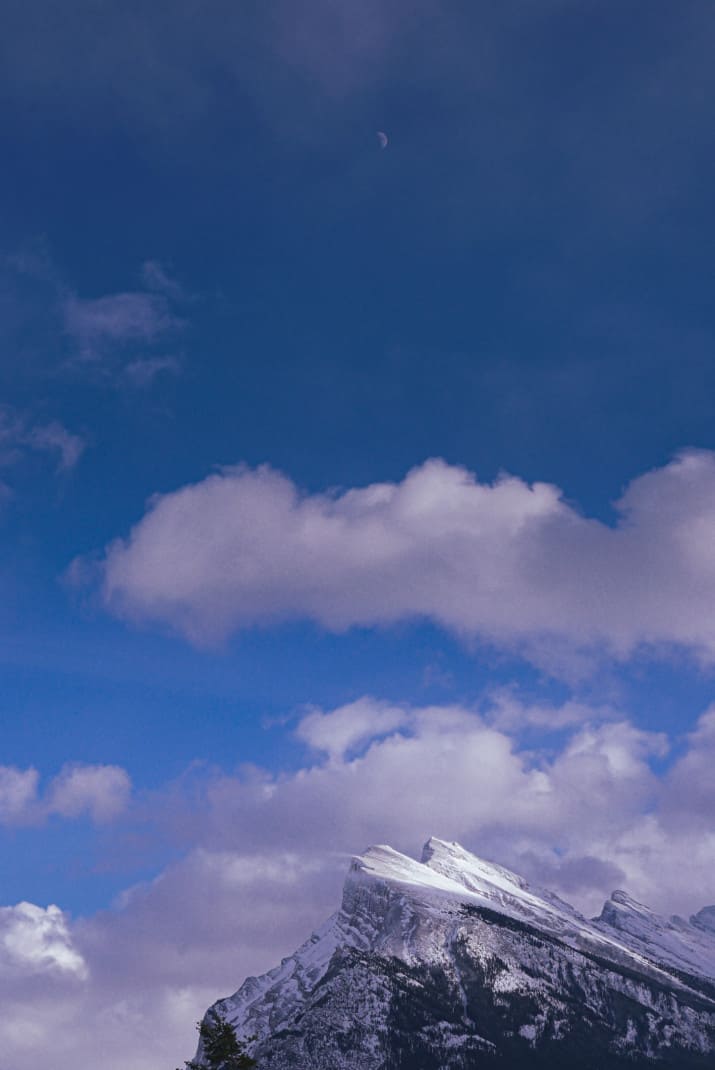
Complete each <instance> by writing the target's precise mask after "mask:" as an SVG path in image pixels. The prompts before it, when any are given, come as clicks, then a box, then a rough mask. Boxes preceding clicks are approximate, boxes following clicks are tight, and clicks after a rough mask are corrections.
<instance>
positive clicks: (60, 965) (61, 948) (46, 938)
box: [0, 903, 87, 979]
mask: <svg viewBox="0 0 715 1070" xmlns="http://www.w3.org/2000/svg"><path fill="white" fill-rule="evenodd" d="M48 971H49V972H57V971H59V972H60V973H64V974H68V975H71V976H73V977H76V978H80V979H84V978H86V977H87V966H86V963H85V961H84V959H83V958H82V956H81V955H80V953H79V952H78V951H77V950H76V948H75V947H74V946H73V943H72V938H71V935H70V930H69V926H68V922H67V918H66V917H65V915H64V914H63V913H62V911H61V910H60V909H59V907H56V906H49V907H47V908H46V909H43V908H42V907H38V906H35V905H34V904H33V903H18V904H17V906H14V907H0V974H2V976H3V978H5V977H7V975H8V973H10V974H17V973H18V972H21V973H30V974H36V973H44V972H48Z"/></svg>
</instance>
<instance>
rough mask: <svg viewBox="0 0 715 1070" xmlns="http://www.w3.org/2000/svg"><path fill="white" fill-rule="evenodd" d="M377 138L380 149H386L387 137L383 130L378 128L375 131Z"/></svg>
mask: <svg viewBox="0 0 715 1070" xmlns="http://www.w3.org/2000/svg"><path fill="white" fill-rule="evenodd" d="M377 140H378V142H379V145H380V148H381V149H386V148H387V145H388V138H387V134H386V133H385V131H384V130H378V132H377Z"/></svg>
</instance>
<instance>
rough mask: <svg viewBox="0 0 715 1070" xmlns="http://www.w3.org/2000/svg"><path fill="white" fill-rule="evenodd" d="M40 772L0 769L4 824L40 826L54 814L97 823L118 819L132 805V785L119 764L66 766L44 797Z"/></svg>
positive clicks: (1, 819)
mask: <svg viewBox="0 0 715 1070" xmlns="http://www.w3.org/2000/svg"><path fill="white" fill-rule="evenodd" d="M39 788H40V775H39V773H38V772H37V770H36V769H33V768H29V769H18V768H17V767H16V766H0V824H4V825H26V824H39V823H41V822H43V821H45V820H46V819H47V818H48V817H51V816H52V815H53V814H55V815H58V816H60V817H65V818H78V817H82V816H84V815H87V816H88V817H90V818H91V820H92V821H94V822H95V823H96V824H101V823H103V822H105V821H111V820H113V819H114V818H116V817H118V816H119V815H120V814H121V813H123V811H124V810H126V808H127V806H128V805H129V801H130V797H131V791H132V784H131V779H130V777H129V774H128V773H127V772H126V770H124V769H122V768H121V767H120V766H116V765H83V764H81V763H70V764H68V765H65V766H63V767H62V769H61V770H60V772H59V773H58V774H57V776H56V777H54V778H53V779H52V780H51V781H50V782H49V784H48V785H47V788H46V789H45V791H44V794H41V793H40V790H39Z"/></svg>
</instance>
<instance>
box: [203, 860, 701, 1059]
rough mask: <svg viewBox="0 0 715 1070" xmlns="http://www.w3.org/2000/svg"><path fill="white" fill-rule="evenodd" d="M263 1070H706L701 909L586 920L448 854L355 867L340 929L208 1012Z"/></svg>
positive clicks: (621, 911)
mask: <svg viewBox="0 0 715 1070" xmlns="http://www.w3.org/2000/svg"><path fill="white" fill-rule="evenodd" d="M216 1009H217V1010H218V1011H220V1012H221V1013H223V1014H225V1015H226V1016H227V1017H228V1018H229V1019H230V1020H231V1021H232V1022H233V1023H234V1024H235V1026H236V1029H237V1032H238V1034H239V1036H243V1037H255V1038H257V1039H256V1040H255V1041H253V1042H252V1051H253V1054H254V1056H255V1057H256V1058H257V1059H258V1063H259V1066H260V1067H261V1070H288V1068H300V1070H358V1068H360V1070H465V1068H471V1067H475V1068H477V1067H484V1068H489V1067H491V1066H494V1067H503V1068H521V1067H549V1068H561V1067H563V1068H566V1067H569V1068H570V1067H579V1068H582V1070H584V1068H586V1070H610V1068H614V1070H615V1068H620V1067H624V1068H625V1067H638V1066H650V1067H652V1066H653V1065H654V1060H656V1061H657V1062H656V1064H655V1065H656V1066H661V1067H668V1068H679V1070H680V1068H683V1070H686V1068H688V1070H690V1068H693V1070H695V1068H705V1067H710V1068H712V1067H713V1066H715V908H713V907H708V908H706V909H705V910H702V911H701V912H700V913H699V914H697V915H695V917H693V918H691V919H690V921H684V920H683V919H681V918H671V919H665V918H661V917H659V916H657V915H656V914H654V913H652V912H651V911H650V910H648V909H647V907H644V906H642V905H641V904H640V903H637V902H635V901H634V900H632V899H630V898H629V897H628V896H627V895H626V894H625V893H624V892H615V893H614V894H613V896H612V898H611V899H610V900H609V901H608V902H607V903H606V905H605V907H604V908H603V911H602V913H601V915H600V917H598V918H596V919H594V920H591V921H589V920H587V919H586V918H584V917H582V916H581V915H580V914H579V913H578V912H577V911H576V910H574V909H573V907H571V906H569V904H568V903H565V902H563V901H562V900H561V899H559V898H558V897H557V896H555V895H552V894H551V893H549V892H545V891H543V890H540V889H535V888H532V887H530V885H529V884H528V883H527V882H526V881H525V880H523V879H522V878H520V877H518V876H517V875H515V874H514V873H510V872H509V871H508V870H506V869H503V868H502V867H500V866H497V865H493V864H491V863H488V862H484V861H482V860H481V859H479V858H476V857H475V856H474V855H471V854H469V853H468V852H467V851H465V850H464V849H463V848H462V847H460V846H459V845H458V844H455V843H445V842H444V841H441V840H436V839H431V840H430V841H429V842H428V843H427V844H426V845H425V848H424V852H423V856H422V860H421V861H420V862H416V861H414V860H413V859H411V858H408V857H406V856H405V855H402V854H399V853H398V852H396V851H393V850H392V849H391V848H390V847H372V848H370V849H369V850H368V851H367V852H366V853H365V854H364V855H363V856H361V857H360V858H356V859H354V861H353V863H352V865H351V868H350V871H349V873H348V876H347V879H346V881H345V887H344V891H343V899H342V905H341V907H340V909H339V910H338V912H337V913H336V914H335V915H334V916H333V917H332V918H330V919H329V921H328V922H326V924H325V925H324V926H323V927H322V928H321V929H320V930H319V931H318V932H316V933H315V934H314V935H313V936H312V937H311V938H310V940H308V941H307V942H306V943H305V944H304V945H303V946H302V947H301V948H299V949H298V951H296V952H295V954H294V955H291V956H290V957H288V958H286V959H284V960H283V962H282V963H281V964H280V966H278V967H277V968H276V969H274V970H272V971H271V972H270V973H267V974H265V975H264V976H263V977H259V978H249V979H248V980H246V982H245V983H244V984H243V985H242V986H241V988H240V989H239V990H238V992H237V993H236V994H235V995H234V996H231V997H229V998H228V999H225V1000H222V1001H220V1002H219V1003H218V1004H216Z"/></svg>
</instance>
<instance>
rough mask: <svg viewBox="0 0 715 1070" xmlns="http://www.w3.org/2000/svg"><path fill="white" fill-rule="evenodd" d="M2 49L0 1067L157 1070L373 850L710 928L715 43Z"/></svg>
mask: <svg viewBox="0 0 715 1070" xmlns="http://www.w3.org/2000/svg"><path fill="white" fill-rule="evenodd" d="M3 23H4V27H3V34H2V37H1V39H0V123H1V126H2V140H3V164H2V167H1V168H0V203H1V204H2V206H3V208H2V211H1V212H0V352H1V353H2V360H1V361H0V541H1V544H2V549H3V553H2V557H1V558H0V560H1V561H2V564H0V584H1V585H2V599H0V640H1V641H0V678H1V680H2V685H3V687H2V734H1V737H0V738H1V740H2V751H1V753H0V859H1V863H0V993H2V998H3V1001H4V1004H5V1008H6V1010H5V1013H4V1014H3V1018H2V1021H0V1070H35V1068H36V1067H37V1066H38V1065H44V1064H45V1063H46V1062H47V1060H48V1059H50V1060H51V1063H52V1066H53V1067H54V1070H75V1068H76V1067H77V1066H94V1065H101V1066H102V1067H104V1068H106V1070H156V1068H157V1067H166V1068H167V1070H173V1067H175V1066H177V1065H179V1064H180V1063H181V1062H182V1061H183V1060H184V1059H187V1058H189V1057H190V1056H191V1054H192V1052H193V1047H194V1036H195V1034H194V1023H195V1021H196V1019H197V1018H198V1017H199V1016H200V1015H201V1014H202V1013H203V1011H204V1010H205V1008H206V1007H207V1006H208V1005H209V1004H210V1003H212V1002H213V1001H214V1000H215V999H217V998H219V997H222V996H225V995H227V994H229V993H231V992H232V991H234V990H235V989H236V988H237V987H238V985H239V984H240V983H241V981H242V980H243V979H244V978H245V977H246V976H247V975H249V974H252V973H255V972H259V971H263V970H265V969H268V968H270V967H272V966H273V965H275V964H276V963H277V962H278V961H279V959H280V958H281V956H283V955H286V954H289V953H291V952H292V951H293V950H294V949H295V947H296V946H297V945H298V944H299V943H300V942H301V941H302V940H303V939H305V938H306V937H307V936H308V935H309V934H310V932H311V930H312V928H313V927H314V926H316V925H318V924H319V923H320V922H321V921H322V920H323V919H324V918H325V917H326V916H327V915H328V913H330V912H331V911H332V910H333V909H335V907H336V906H337V904H338V903H339V899H340V889H341V885H342V880H343V876H344V873H345V871H346V867H347V864H348V860H349V858H350V856H351V855H352V854H354V853H358V852H360V851H362V850H363V849H364V848H365V847H367V846H368V845H369V844H370V843H381V842H382V843H389V844H391V845H392V846H393V847H395V848H397V849H399V850H403V851H406V852H408V853H411V854H418V853H419V851H420V848H421V845H422V843H423V842H424V841H425V840H426V839H428V838H429V836H431V835H436V836H439V837H442V838H444V839H448V840H457V841H459V842H461V843H463V844H464V845H465V846H466V847H467V848H469V849H470V850H473V851H475V852H476V853H478V854H481V855H483V856H485V857H486V858H489V859H493V860H495V861H498V862H500V863H502V864H505V865H508V866H511V867H512V868H514V869H516V870H517V871H518V872H520V873H522V874H524V875H526V876H527V877H528V878H529V879H531V880H533V881H534V882H536V883H537V884H539V883H541V884H544V885H547V886H548V887H550V888H552V889H553V890H555V891H557V892H558V893H559V894H561V895H563V896H564V897H565V898H566V899H568V900H570V901H572V902H574V903H575V904H576V905H577V906H578V907H579V908H580V909H582V910H584V911H586V912H587V913H589V914H594V913H598V911H599V910H600V907H601V905H602V903H603V901H604V899H605V898H607V897H608V895H609V894H610V893H611V891H612V890H613V889H614V888H619V887H625V888H627V889H628V890H629V891H630V892H631V893H632V894H633V895H635V896H636V897H637V898H639V899H641V900H643V901H645V902H647V903H649V904H650V905H651V906H652V907H653V908H654V909H657V910H659V911H662V912H664V913H667V914H670V913H673V912H677V913H679V914H681V915H683V916H686V917H687V916H688V915H689V914H691V913H694V912H695V911H697V910H699V909H700V908H701V907H703V906H704V905H706V904H711V903H713V902H715V827H714V825H713V814H715V787H714V786H713V780H712V774H711V770H712V767H713V761H714V760H715V694H714V687H715V615H714V614H713V606H714V605H715V359H714V358H713V349H714V344H715V317H714V314H713V301H712V288H713V265H712V249H713V246H714V244H715V213H714V212H713V198H712V188H713V182H714V180H715V140H714V139H713V115H714V113H715V68H713V64H712V54H713V48H714V47H715V12H714V11H713V8H712V5H711V4H710V3H709V2H705V0H682V2H681V3H679V4H677V5H673V4H672V3H670V2H668V3H666V2H664V0H651V2H650V3H649V4H648V5H647V12H646V9H645V6H644V4H643V3H633V2H630V0H617V2H616V0H599V2H598V3H592V2H590V0H541V3H539V4H534V3H531V2H529V0H498V2H496V0H494V2H487V0H468V2H467V0H464V2H463V0H410V2H409V3H408V2H407V0H360V2H359V3H358V2H357V0H305V2H304V3H302V4H295V3H293V2H292V0H265V2H264V3H262V4H261V5H251V4H240V3H239V4H236V3H226V2H224V0H209V2H208V3H203V4H195V3H192V2H189V0H185V2H184V0H179V2H176V0H174V2H173V3H171V4H170V3H167V2H164V0H156V2H154V3H152V4H151V5H145V4H139V3H135V2H132V0H129V2H127V0H125V2H124V3H121V4H120V3H118V2H116V0H99V2H92V3H89V2H86V0H67V2H66V3H65V4H63V5H62V8H61V10H60V9H59V8H58V7H57V5H53V4H50V3H48V2H46V0H39V2H38V3H36V4H34V5H32V6H28V5H26V4H22V3H20V2H19V0H6V3H5V5H4V12H3ZM379 132H383V133H384V134H385V136H386V139H387V140H386V143H385V139H384V138H381V137H379V136H378V134H379Z"/></svg>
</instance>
